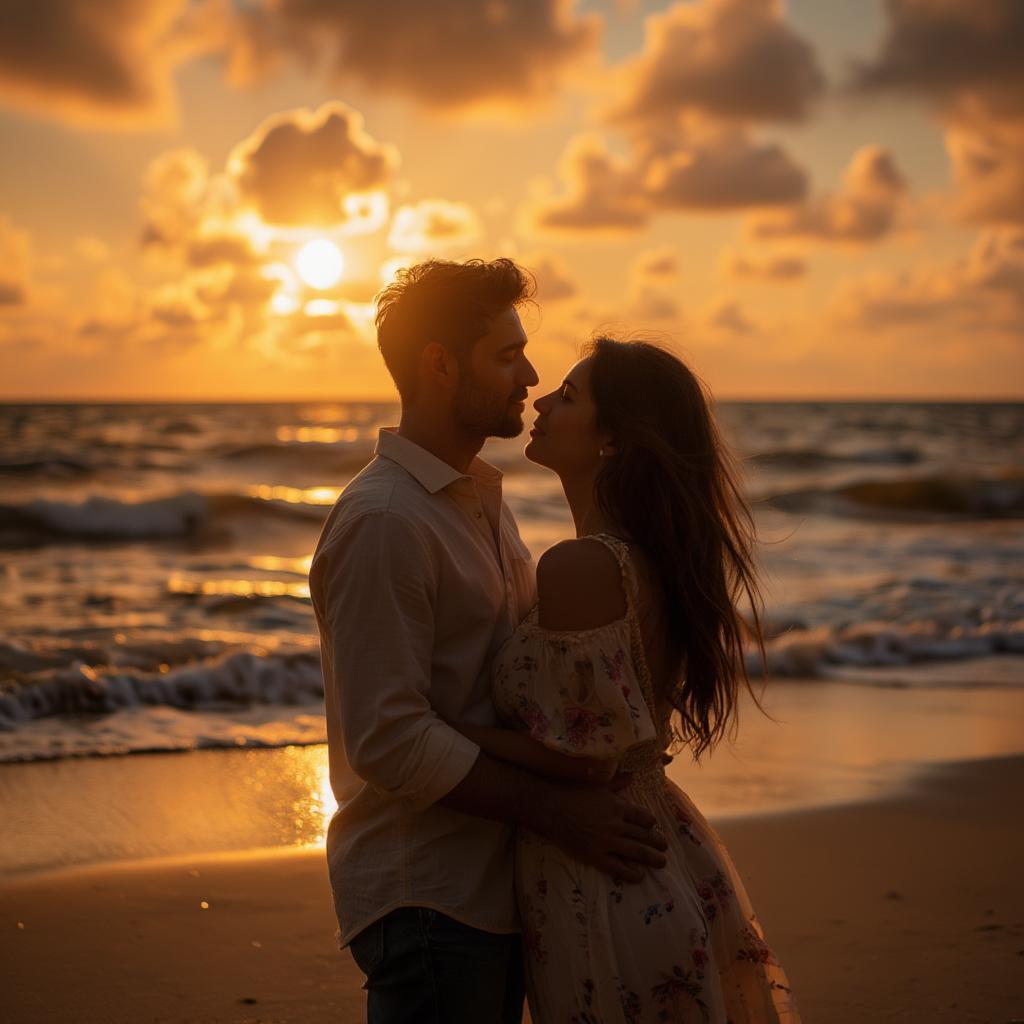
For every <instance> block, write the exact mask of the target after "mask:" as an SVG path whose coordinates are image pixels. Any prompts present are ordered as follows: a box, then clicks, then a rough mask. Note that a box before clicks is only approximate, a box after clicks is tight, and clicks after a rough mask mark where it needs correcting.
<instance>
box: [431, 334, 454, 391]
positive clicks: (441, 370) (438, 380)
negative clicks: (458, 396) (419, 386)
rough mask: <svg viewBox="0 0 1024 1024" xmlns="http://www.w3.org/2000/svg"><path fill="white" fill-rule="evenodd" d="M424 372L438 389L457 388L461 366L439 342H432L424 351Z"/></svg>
mask: <svg viewBox="0 0 1024 1024" xmlns="http://www.w3.org/2000/svg"><path fill="white" fill-rule="evenodd" d="M422 367H423V372H424V373H425V374H426V375H427V377H428V378H429V379H430V380H432V381H433V382H434V384H435V385H436V386H437V387H440V388H444V389H449V388H455V387H457V386H458V383H459V364H458V362H457V361H456V359H455V357H454V356H453V355H452V354H451V352H449V351H448V349H446V348H445V347H444V345H442V344H440V343H439V342H436V341H432V342H431V343H430V344H429V345H427V347H426V348H425V349H424V350H423V359H422Z"/></svg>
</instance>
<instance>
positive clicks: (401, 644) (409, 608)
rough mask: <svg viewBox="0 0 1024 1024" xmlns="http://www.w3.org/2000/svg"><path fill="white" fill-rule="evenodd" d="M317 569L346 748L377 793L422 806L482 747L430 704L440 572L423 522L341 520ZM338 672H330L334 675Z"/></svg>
mask: <svg viewBox="0 0 1024 1024" xmlns="http://www.w3.org/2000/svg"><path fill="white" fill-rule="evenodd" d="M310 575H311V577H313V582H314V586H315V587H316V588H317V589H318V590H319V592H320V594H321V598H322V603H323V616H322V618H323V625H322V629H323V630H324V632H326V635H325V636H321V642H322V643H325V644H326V645H327V646H328V647H329V654H330V658H329V661H328V664H329V665H330V671H329V672H328V671H325V679H324V686H325V687H329V688H330V689H331V691H332V695H333V697H334V701H333V704H334V707H336V708H337V709H338V714H339V715H340V718H341V722H340V723H339V724H340V727H341V734H342V737H343V740H344V744H345V754H346V757H347V759H348V762H349V764H350V765H351V767H352V769H353V770H354V771H355V773H356V774H357V775H359V776H360V777H361V778H363V779H365V780H366V781H367V782H368V783H370V784H371V785H372V786H374V787H375V788H376V789H377V790H379V791H380V792H382V793H385V794H387V795H389V796H392V797H394V798H395V799H400V800H403V801H404V802H405V803H406V804H407V806H408V807H409V808H410V809H412V810H422V809H424V808H426V807H429V806H430V805H431V804H433V803H435V802H436V801H437V800H439V799H440V798H441V797H443V796H444V795H445V794H446V793H448V792H449V791H450V790H451V789H453V788H454V787H455V786H456V785H457V784H458V783H459V782H461V781H462V779H463V778H464V777H465V776H466V775H467V774H468V772H469V770H470V768H472V766H473V763H474V762H475V761H476V758H477V756H478V755H479V753H480V748H479V747H478V746H477V745H476V744H475V743H473V742H472V741H470V740H468V739H467V738H466V737H464V736H463V735H462V734H461V733H458V732H456V731H455V730H454V729H452V728H451V726H449V725H448V724H447V723H446V722H444V721H442V719H441V718H439V717H438V715H437V714H436V713H435V711H434V709H433V707H432V706H431V703H430V683H431V661H432V655H433V647H434V594H435V570H434V566H433V563H432V560H431V559H430V556H429V553H428V551H427V548H426V545H425V544H424V542H423V541H422V540H421V539H420V537H419V535H418V534H417V532H416V530H415V527H414V526H413V525H412V524H411V523H409V522H408V521H407V520H405V519H404V518H403V517H401V516H399V515H396V514H395V513H392V512H386V511H381V512H372V513H367V514H364V515H362V516H360V517H359V518H358V519H356V520H354V521H353V522H351V523H348V524H343V525H341V526H340V527H339V528H338V530H337V533H336V535H335V536H334V537H332V538H331V540H330V542H329V543H328V544H327V545H326V547H325V548H324V550H322V551H321V552H320V553H319V555H318V557H317V559H316V562H315V563H314V565H313V566H312V567H311V570H310ZM328 675H329V676H330V678H326V677H327V676H328Z"/></svg>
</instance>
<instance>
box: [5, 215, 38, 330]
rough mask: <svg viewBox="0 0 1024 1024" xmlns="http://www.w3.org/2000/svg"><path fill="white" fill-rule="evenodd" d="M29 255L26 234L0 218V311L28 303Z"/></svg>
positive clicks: (29, 245)
mask: <svg viewBox="0 0 1024 1024" xmlns="http://www.w3.org/2000/svg"><path fill="white" fill-rule="evenodd" d="M30 255H31V241H30V239H29V235H28V232H27V231H21V230H20V229H18V228H16V227H15V226H14V225H13V224H12V223H11V222H10V221H9V220H8V219H7V218H6V217H4V216H0V311H2V310H4V309H5V308H11V307H14V306H23V305H24V304H25V303H26V302H27V301H28V297H29V259H30Z"/></svg>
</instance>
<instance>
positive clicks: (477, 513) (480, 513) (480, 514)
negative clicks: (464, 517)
mask: <svg viewBox="0 0 1024 1024" xmlns="http://www.w3.org/2000/svg"><path fill="white" fill-rule="evenodd" d="M473 515H475V516H476V517H477V519H479V518H480V517H481V516H482V515H483V512H474V513H473Z"/></svg>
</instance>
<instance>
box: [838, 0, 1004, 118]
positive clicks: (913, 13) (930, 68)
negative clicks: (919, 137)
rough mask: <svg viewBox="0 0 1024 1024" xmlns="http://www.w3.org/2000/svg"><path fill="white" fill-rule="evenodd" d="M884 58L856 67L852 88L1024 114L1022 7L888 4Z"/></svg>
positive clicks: (987, 2)
mask: <svg viewBox="0 0 1024 1024" xmlns="http://www.w3.org/2000/svg"><path fill="white" fill-rule="evenodd" d="M886 8H887V10H888V15H889V22H888V31H887V34H886V36H885V38H884V40H883V41H882V44H881V47H880V50H879V53H878V54H877V56H875V57H874V58H873V59H872V60H870V61H861V62H859V63H858V64H856V65H855V73H854V83H853V84H854V87H855V88H857V89H860V90H862V91H866V92H870V91H883V90H885V91H889V90H904V91H907V92H914V93H918V94H922V95H925V96H928V97H929V98H931V99H934V100H936V101H938V102H939V103H940V104H941V105H942V106H944V107H946V108H956V107H958V106H960V105H961V104H963V103H969V104H976V105H978V106H979V107H980V108H982V109H983V110H985V111H986V112H987V113H988V114H989V115H990V116H993V117H996V118H1000V117H1004V116H1021V115H1024V61H1021V53H1022V52H1024V5H1022V4H1021V3H1020V2H1019V0H927V2H922V0H888V2H887V4H886Z"/></svg>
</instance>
